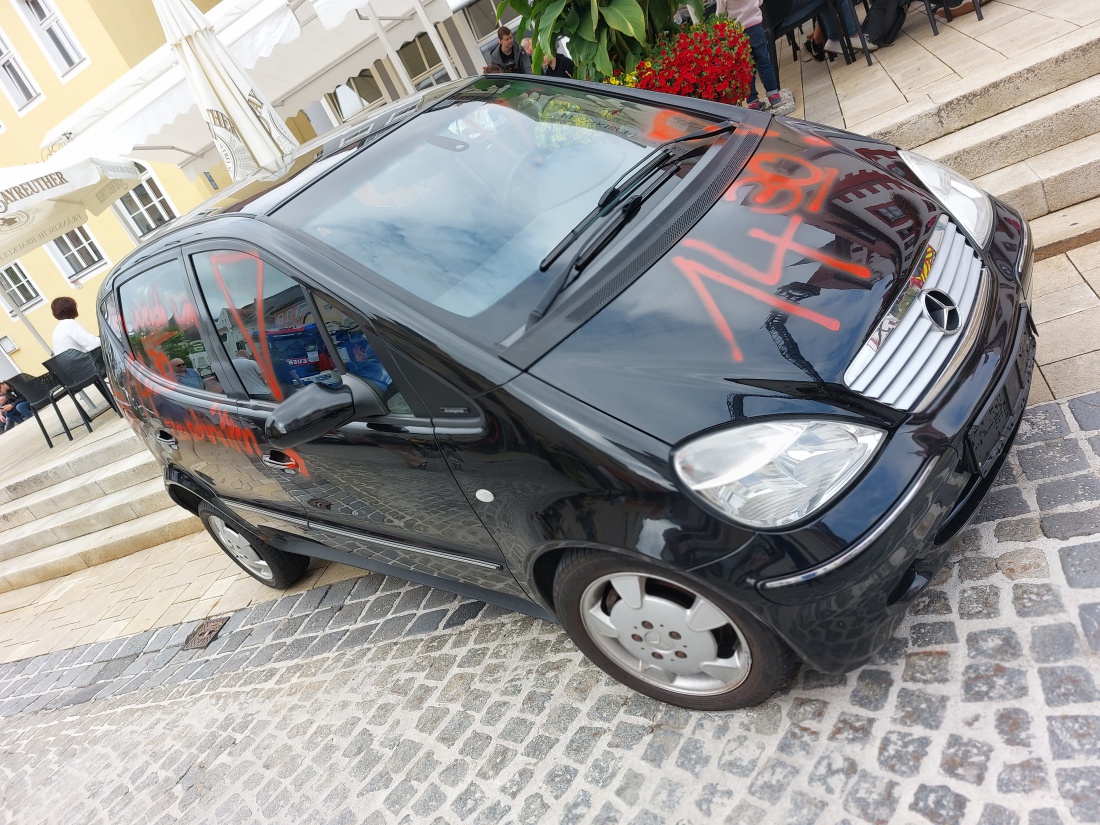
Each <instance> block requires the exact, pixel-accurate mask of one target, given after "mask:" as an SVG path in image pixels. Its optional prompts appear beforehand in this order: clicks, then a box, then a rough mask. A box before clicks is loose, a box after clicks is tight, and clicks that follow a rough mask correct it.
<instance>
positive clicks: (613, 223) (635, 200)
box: [527, 163, 681, 327]
mask: <svg viewBox="0 0 1100 825" xmlns="http://www.w3.org/2000/svg"><path fill="white" fill-rule="evenodd" d="M680 168H681V164H680V163H674V164H670V165H668V166H667V167H665V169H664V171H663V173H662V174H660V175H658V176H657V177H655V178H653V180H651V181H650V182H649V183H647V184H646V185H645V186H644V187H642V188H641V189H639V190H638V191H637V192H635V193H634V194H632V195H630V197H628V198H626V199H625V200H624V201H622V202H621V203H617V204H615V205H614V206H613V207H612V210H609V213H610V211H614V212H615V215H614V217H613V218H612V219H610V220H609V221H608V222H607V223H606V224H604V225H603V226H601V227H600V229H599V231H598V232H597V233H596V234H594V235H593V236H592V237H591V238H589V239H588V241H587V242H586V243H585V244H584V246H582V247H581V248H580V249H578V250H577V253H576V254H575V255H574V256H573V259H572V260H571V261H570V262H569V265H568V266H565V267H563V268H562V269H561V270H560V271H559V272H558V273H557V275H555V276H554V278H553V280H551V281H550V283H549V284H548V285H547V287H546V291H545V292H543V294H542V297H541V298H539V302H538V303H537V304H536V305H535V308H534V309H532V310H531V313H530V315H528V316H527V326H528V327H530V326H531V325H533V324H536V323H538V322H539V320H541V319H542V317H543V316H544V315H545V314H546V311H547V310H548V309H550V305H551V304H553V303H554V301H555V300H556V299H557V297H558V296H559V295H561V293H562V292H564V291H565V288H566V287H568V286H569V285H570V284H571V283H573V281H574V280H575V279H576V277H577V275H579V274H580V273H581V271H582V270H584V268H585V267H586V266H588V265H589V264H590V263H591V262H592V260H593V259H594V258H595V257H596V256H597V255H598V254H599V253H600V251H601V250H602V249H603V248H604V247H605V246H607V245H608V244H609V243H610V242H611V239H612V238H614V237H615V236H616V235H617V234H618V233H619V230H620V229H622V228H623V227H624V226H626V225H627V224H628V223H630V222H631V221H632V220H634V217H635V216H636V215H637V214H638V210H640V209H641V208H642V204H643V203H645V201H646V199H647V198H648V197H649V196H650V195H652V194H653V193H654V192H656V191H657V190H658V189H660V188H661V187H662V186H664V184H665V182H666V181H668V180H669V179H670V178H672V177H674V176H676V175H678V174H679V172H680ZM597 211H602V210H599V209H597Z"/></svg>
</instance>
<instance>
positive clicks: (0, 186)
mask: <svg viewBox="0 0 1100 825" xmlns="http://www.w3.org/2000/svg"><path fill="white" fill-rule="evenodd" d="M140 182H141V170H139V169H138V167H137V166H136V165H134V164H133V163H132V162H130V161H128V160H102V159H99V158H88V159H85V160H79V161H73V160H68V159H66V160H63V161H60V162H59V161H58V160H57V159H52V160H48V161H46V162H45V163H32V164H29V165H27V166H8V167H4V168H0V266H7V265H8V264H10V263H11V262H12V261H14V260H15V259H16V258H18V257H19V256H20V255H24V254H26V253H27V252H30V251H31V250H32V249H37V248H38V247H40V246H42V245H43V244H46V243H48V242H49V241H52V240H53V239H54V238H56V237H58V236H59V235H63V234H64V233H66V232H69V231H71V230H73V229H76V228H77V227H78V226H80V225H82V224H84V223H86V222H87V220H88V215H89V214H92V215H98V214H100V213H101V212H102V211H103V210H104V209H106V208H107V207H108V206H110V205H111V204H112V203H114V202H115V201H116V200H118V199H119V198H120V197H121V196H122V195H123V193H125V192H127V191H129V190H130V189H133V188H134V187H135V186H137V185H138V183H140Z"/></svg>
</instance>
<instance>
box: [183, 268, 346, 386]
mask: <svg viewBox="0 0 1100 825" xmlns="http://www.w3.org/2000/svg"><path fill="white" fill-rule="evenodd" d="M191 261H192V263H193V264H194V267H195V274H196V275H197V276H198V282H199V288H200V289H201V290H202V294H203V297H204V298H205V299H206V305H207V306H208V307H209V309H210V314H211V316H212V317H213V319H214V326H215V328H216V329H217V331H218V338H219V339H220V340H221V342H222V345H223V346H224V347H225V353H226V356H227V357H228V359H229V360H230V362H231V363H232V364H233V369H234V371H235V372H236V373H237V376H238V377H239V378H240V380H241V383H242V384H243V385H244V387H245V390H246V391H247V392H248V395H249V397H250V398H255V399H258V400H263V401H282V400H283V399H284V398H286V397H287V396H288V395H290V394H292V393H293V392H294V391H295V390H297V389H299V388H301V387H304V386H306V385H307V384H313V383H322V384H329V385H332V384H336V383H339V377H338V376H337V375H336V374H335V372H334V369H333V368H334V367H335V364H334V363H333V360H332V356H331V355H330V354H329V351H328V347H326V346H325V342H324V339H323V338H322V337H321V333H320V332H319V331H318V328H317V322H316V320H315V319H314V317H313V311H312V310H311V309H310V307H309V303H308V302H307V301H306V296H305V293H304V292H303V291H302V288H301V286H299V285H298V284H297V283H295V282H294V281H292V280H291V279H290V278H289V277H288V276H286V275H285V274H283V273H282V272H280V271H279V270H278V269H276V268H275V267H273V266H271V265H270V264H268V263H267V262H266V261H263V260H261V259H260V258H259V257H258V256H256V255H253V254H251V253H248V252H239V251H235V250H226V251H216V252H201V253H199V254H196V255H192V256H191Z"/></svg>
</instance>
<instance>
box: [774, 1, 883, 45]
mask: <svg viewBox="0 0 1100 825" xmlns="http://www.w3.org/2000/svg"><path fill="white" fill-rule="evenodd" d="M838 5H839V6H840V16H841V17H842V18H843V19H844V31H845V34H843V35H842V34H841V32H840V23H839V21H837V19H836V17H835V16H834V15H833V13H832V11H831V9H830V7H829V5H828V3H826V2H825V0H794V3H793V4H792V5H791V12H790V14H789V15H788V16H787V19H786V20H784V21H783V22H782V23H781V24H779V25H778V26H777V27H776V28H778V29H781V30H784V31H786V30H787V29H789V28H791V27H793V26H794V25H795V24H797V23H798V21H799V20H805V19H806V18H807V17H809V16H810V15H815V16H817V17H818V18H819V19H820V21H821V25H820V26H814V32H813V35H812V36H811V37H810V38H809V39H807V40H806V48H807V50H809V52H810V54H812V55H813V57H814V59H815V60H824V59H825V52H829V53H830V54H841V53H842V52H843V47H842V46H841V44H840V38H841V37H847V38H848V42H849V44H850V45H851V46H852V48H853V49H856V50H859V49H861V48H862V46H861V45H860V42H859V21H857V20H856V13H855V11H853V9H852V0H839V3H838ZM877 48H878V46H876V45H875V44H874V43H871V42H870V41H868V42H867V49H868V50H869V51H872V52H873V51H874V50H875V49H877Z"/></svg>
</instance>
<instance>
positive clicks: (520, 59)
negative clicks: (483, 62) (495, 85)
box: [489, 26, 531, 74]
mask: <svg viewBox="0 0 1100 825" xmlns="http://www.w3.org/2000/svg"><path fill="white" fill-rule="evenodd" d="M489 63H490V64H491V65H493V66H496V67H497V68H499V69H500V71H502V72H515V73H516V74H531V57H530V56H529V55H528V54H527V52H525V51H524V50H523V49H521V48H520V47H519V45H517V43H516V38H515V37H513V36H512V30H511V29H510V28H508V27H507V26H501V27H500V28H499V29H497V44H496V45H495V46H493V48H492V51H490V52H489Z"/></svg>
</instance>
